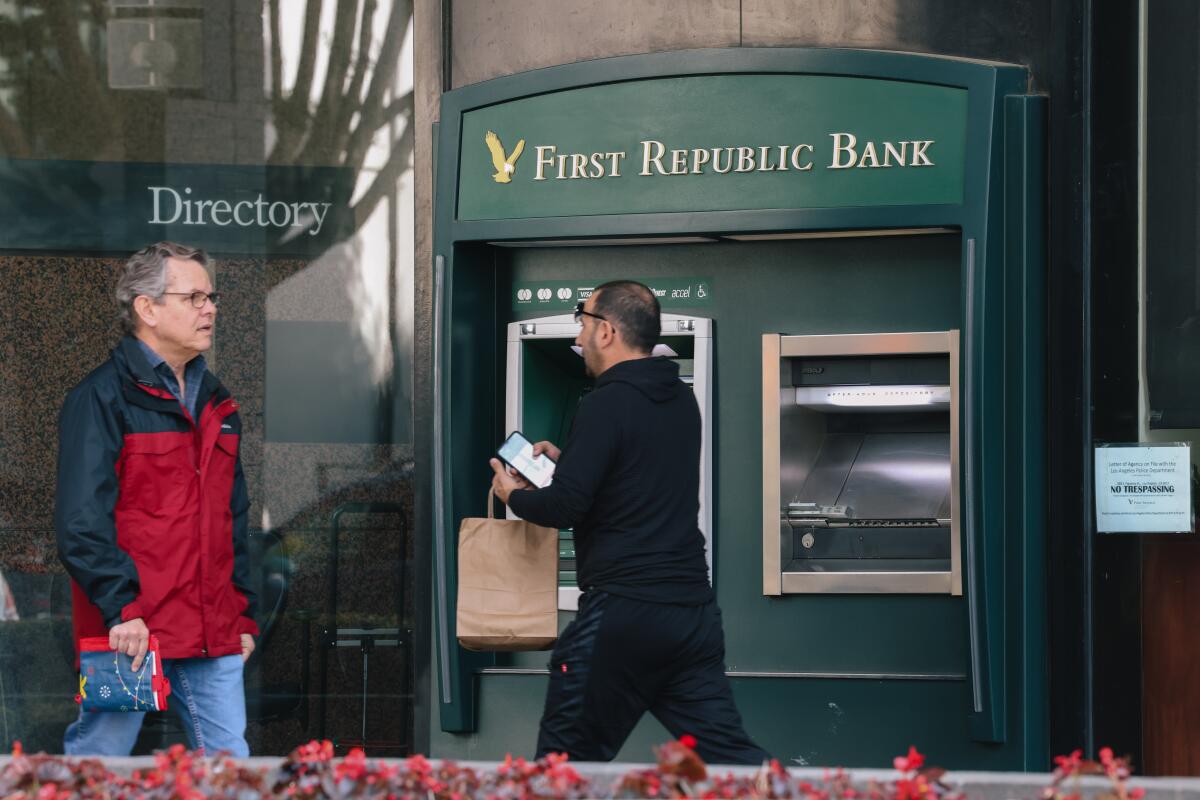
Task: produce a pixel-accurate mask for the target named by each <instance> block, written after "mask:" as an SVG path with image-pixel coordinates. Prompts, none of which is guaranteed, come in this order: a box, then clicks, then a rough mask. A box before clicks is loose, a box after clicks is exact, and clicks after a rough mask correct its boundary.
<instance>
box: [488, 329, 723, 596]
mask: <svg viewBox="0 0 1200 800" xmlns="http://www.w3.org/2000/svg"><path fill="white" fill-rule="evenodd" d="M579 330H580V325H579V323H577V322H575V319H574V316H573V315H571V314H557V315H554V316H547V317H539V318H536V319H526V320H521V321H518V322H510V323H509V324H508V336H507V340H508V341H507V358H506V369H505V378H506V379H505V395H504V397H505V402H504V409H505V413H504V422H505V428H506V429H507V431H521V432H522V433H524V434H525V436H526V438H528V439H529V440H530V441H532V442H537V441H541V440H543V439H544V440H547V441H551V442H554V443H555V444H557V445H559V446H560V447H561V446H562V445H563V444H565V443H566V441H567V436H568V435H569V434H570V432H571V423H572V421H573V420H574V418H575V409H576V407H577V406H578V404H579V401H580V399H581V398H582V397H583V396H584V395H585V394H586V393H587V392H589V391H591V386H592V381H591V379H590V378H589V377H588V376H587V375H586V374H585V371H584V366H583V358H582V356H581V355H580V353H579V352H578V348H577V347H576V346H575V337H576V336H578V335H579ZM655 355H660V356H663V357H666V358H670V359H671V360H673V361H675V362H676V363H678V364H679V377H680V379H681V380H683V381H684V382H685V383H687V384H689V385H691V387H692V390H693V391H694V392H695V394H696V402H697V403H698V404H699V406H700V425H701V437H702V441H701V449H700V518H699V525H700V531H701V533H703V534H704V557H705V559H706V560H707V562H708V574H709V580H710V581H711V580H712V565H713V536H712V449H711V443H712V414H711V410H712V320H710V319H705V318H703V317H692V316H684V315H679V314H663V315H662V330H661V334H660V336H659V343H658V346H657V347H656V348H655ZM685 466H686V465H682V464H681V465H680V468H681V469H682V468H684V467H685ZM508 514H509V516H510V517H511V516H512V511H511V510H510V511H508ZM579 594H580V589H579V587H578V585H577V584H576V582H575V544H574V538H573V534H572V532H571V531H569V530H565V531H561V532H560V533H559V589H558V607H559V609H560V610H564V611H575V610H577V609H578V607H579Z"/></svg>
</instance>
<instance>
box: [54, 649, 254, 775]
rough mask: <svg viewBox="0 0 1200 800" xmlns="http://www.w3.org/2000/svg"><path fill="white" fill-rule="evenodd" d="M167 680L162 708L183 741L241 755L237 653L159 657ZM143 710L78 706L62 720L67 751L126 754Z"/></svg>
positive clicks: (242, 712) (242, 706)
mask: <svg viewBox="0 0 1200 800" xmlns="http://www.w3.org/2000/svg"><path fill="white" fill-rule="evenodd" d="M163 674H165V675H166V676H167V680H169V681H170V682H171V695H170V697H168V698H167V710H168V711H174V712H175V713H176V714H178V715H179V717H180V719H181V720H182V721H183V728H184V731H185V732H186V734H187V739H188V744H189V745H190V746H191V748H192V749H193V750H202V751H204V752H205V753H206V754H208V755H210V756H212V755H216V754H217V753H219V752H221V751H225V752H228V753H229V754H230V755H231V756H233V757H235V758H246V757H247V756H249V755H250V748H249V747H248V746H247V745H246V694H245V690H244V688H243V687H242V657H241V655H237V654H235V655H229V656H221V657H219V658H176V659H169V658H166V659H163ZM145 716H146V712H145V711H83V710H82V709H81V710H80V712H79V719H77V720H75V721H74V722H72V723H71V724H70V725H69V726H67V732H66V734H65V735H64V736H63V752H64V753H66V754H67V755H69V756H127V755H129V754H130V752H132V750H133V745H134V744H135V743H136V742H137V737H138V732H139V731H140V730H141V729H142V718H143V717H145Z"/></svg>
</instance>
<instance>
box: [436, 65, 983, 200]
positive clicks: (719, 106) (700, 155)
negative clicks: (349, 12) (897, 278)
mask: <svg viewBox="0 0 1200 800" xmlns="http://www.w3.org/2000/svg"><path fill="white" fill-rule="evenodd" d="M461 120H462V121H461V134H460V137H459V174H458V203H457V211H458V213H457V216H458V219H460V220H486V219H518V218H531V217H561V216H586V215H594V214H630V213H663V212H667V213H669V212H703V211H718V210H741V209H772V208H849V207H855V206H885V205H893V206H894V205H917V204H929V205H954V204H959V203H962V202H963V187H964V172H965V160H966V131H967V92H966V90H965V89H962V88H958V87H953V86H942V85H934V84H922V83H905V82H900V81H890V80H881V79H874V78H856V77H842V76H830V75H786V74H783V75H781V74H736V75H705V76H688V77H674V78H657V79H646V80H637V81H627V82H623V83H611V84H601V85H596V86H586V87H582V88H575V89H566V90H562V91H557V92H551V93H547V94H542V95H534V96H530V97H521V98H518V99H515V100H511V101H508V102H503V103H498V104H494V105H489V106H484V107H482V108H478V109H474V110H468V111H465V112H464V113H463V114H462V117H461Z"/></svg>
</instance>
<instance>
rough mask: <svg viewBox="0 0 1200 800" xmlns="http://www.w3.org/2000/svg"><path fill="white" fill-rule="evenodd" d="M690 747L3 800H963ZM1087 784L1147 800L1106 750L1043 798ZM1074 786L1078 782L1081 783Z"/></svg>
mask: <svg viewBox="0 0 1200 800" xmlns="http://www.w3.org/2000/svg"><path fill="white" fill-rule="evenodd" d="M689 739H690V737H687V736H685V737H683V738H682V739H681V740H680V741H678V742H668V743H666V744H664V745H662V746H661V747H657V748H655V756H656V764H655V765H654V766H653V767H650V768H646V769H634V770H630V771H628V772H626V773H625V774H624V775H622V776H620V777H619V778H617V779H616V780H612V779H605V780H601V779H599V778H594V779H591V780H588V779H585V778H584V777H582V776H581V775H580V774H579V773H578V772H577V771H576V770H575V768H574V767H572V766H571V764H569V763H568V761H567V758H566V757H565V756H556V755H551V756H548V757H546V758H544V759H540V760H538V761H526V760H525V759H522V758H516V759H514V758H513V757H512V756H509V757H508V758H506V759H505V760H504V762H503V763H501V764H499V765H498V766H496V767H495V768H493V769H487V770H484V769H475V768H471V767H465V766H460V765H457V764H455V763H454V762H451V761H444V762H441V763H440V764H435V763H433V762H431V761H429V760H427V759H426V758H424V757H423V756H413V757H411V758H409V759H406V760H403V761H396V762H373V761H368V760H367V758H366V757H365V756H364V755H363V752H362V751H361V750H354V751H351V753H350V754H349V755H347V756H346V757H345V758H342V759H335V758H334V757H333V745H332V744H331V743H330V742H328V741H326V742H315V741H314V742H310V743H308V744H306V745H303V746H301V747H298V748H296V749H295V750H294V751H292V753H291V754H290V755H289V756H288V757H287V758H286V759H285V760H284V761H283V762H282V763H281V764H280V765H279V766H278V767H277V768H275V769H273V770H271V769H266V768H261V769H255V768H251V767H247V766H245V765H244V764H240V763H238V762H237V761H235V760H233V759H229V758H225V757H222V756H219V757H216V758H205V757H203V756H197V755H196V754H194V753H190V752H188V751H186V750H185V749H184V748H183V747H182V746H178V745H177V746H175V747H173V748H171V749H170V750H168V751H166V752H162V753H158V754H157V755H156V756H155V766H154V767H153V768H150V769H140V770H134V771H133V773H132V774H130V775H127V776H123V775H118V774H115V773H113V772H111V771H109V770H108V769H107V768H106V767H105V765H104V764H103V763H102V762H101V761H99V760H96V759H67V758H62V757H58V756H49V755H45V754H38V755H25V754H23V753H22V752H21V749H20V745H18V746H17V747H16V749H14V751H13V757H12V759H11V760H10V761H9V762H8V764H7V765H6V766H5V767H4V769H3V771H2V772H0V800H67V798H97V800H109V799H111V800H122V799H124V798H129V800H134V799H135V798H145V799H146V800H157V799H158V798H163V799H164V800H165V799H166V798H178V799H179V800H201V798H229V799H230V800H258V798H275V797H278V798H296V800H308V799H309V798H313V799H314V800H315V798H350V797H355V798H358V797H362V798H380V799H381V800H384V799H389V800H390V798H423V799H424V800H468V799H469V798H497V799H498V800H525V799H527V798H528V799H529V800H532V799H533V798H548V799H549V798H602V797H616V798H621V797H649V798H676V797H701V798H733V797H754V798H804V800H958V798H960V797H961V795H959V794H957V793H956V792H955V791H954V790H953V789H952V788H951V787H950V785H949V784H947V783H946V782H945V781H944V780H943V779H944V776H945V772H944V770H941V769H938V768H935V767H927V766H926V765H925V757H924V756H923V755H922V754H921V753H919V752H917V750H916V748H910V749H909V752H908V754H907V755H904V756H898V757H897V758H896V759H895V761H894V766H895V768H896V773H895V776H894V777H892V778H891V779H889V780H877V779H872V780H868V781H866V782H861V783H859V782H855V781H854V780H853V778H852V776H851V775H850V774H849V773H847V772H845V771H844V770H840V769H838V770H827V771H825V772H824V774H823V775H822V778H821V780H815V781H814V780H804V779H801V778H798V777H795V776H793V775H791V774H789V773H788V771H787V770H786V769H784V768H783V767H782V766H780V764H779V762H778V761H772V762H770V763H767V764H764V765H763V766H762V767H761V768H760V769H758V770H757V771H752V770H738V771H736V772H730V771H721V770H719V769H714V770H710V769H709V768H708V767H707V766H706V765H705V764H704V762H703V761H701V760H700V758H699V757H698V756H697V755H696V754H695V752H693V750H692V747H693V746H694V744H695V742H694V740H689ZM1083 775H1102V776H1106V777H1107V779H1108V781H1109V786H1108V787H1107V790H1106V791H1105V792H1104V794H1105V795H1106V796H1110V797H1113V798H1116V799H1117V800H1139V798H1140V797H1141V796H1142V790H1140V789H1129V788H1128V787H1127V785H1126V783H1127V781H1128V778H1129V766H1128V763H1127V762H1126V761H1125V760H1124V759H1120V758H1116V757H1114V756H1113V753H1112V751H1111V750H1109V749H1107V748H1105V749H1103V750H1101V751H1100V760H1099V761H1098V762H1094V761H1088V760H1085V759H1084V758H1083V757H1082V753H1081V752H1080V751H1078V750H1077V751H1075V752H1074V753H1072V754H1071V755H1069V756H1059V757H1058V758H1056V759H1055V772H1054V774H1053V776H1052V781H1051V783H1050V785H1049V786H1047V787H1046V788H1045V789H1044V790H1043V791H1042V793H1041V797H1040V799H1039V800H1080V799H1081V797H1082V792H1081V790H1080V788H1079V781H1078V780H1077V779H1078V778H1079V777H1080V776H1083ZM1073 779H1075V780H1073Z"/></svg>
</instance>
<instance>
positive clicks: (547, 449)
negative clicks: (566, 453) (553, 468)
mask: <svg viewBox="0 0 1200 800" xmlns="http://www.w3.org/2000/svg"><path fill="white" fill-rule="evenodd" d="M543 453H544V454H545V455H547V456H549V458H550V460H551V461H553V462H555V463H558V459H559V458H560V457H561V456H562V450H559V449H558V448H557V447H555V446H554V445H552V444H550V443H549V442H538V443H537V444H535V445H534V446H533V457H534V458H537V457H538V456H540V455H542V454H543Z"/></svg>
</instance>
